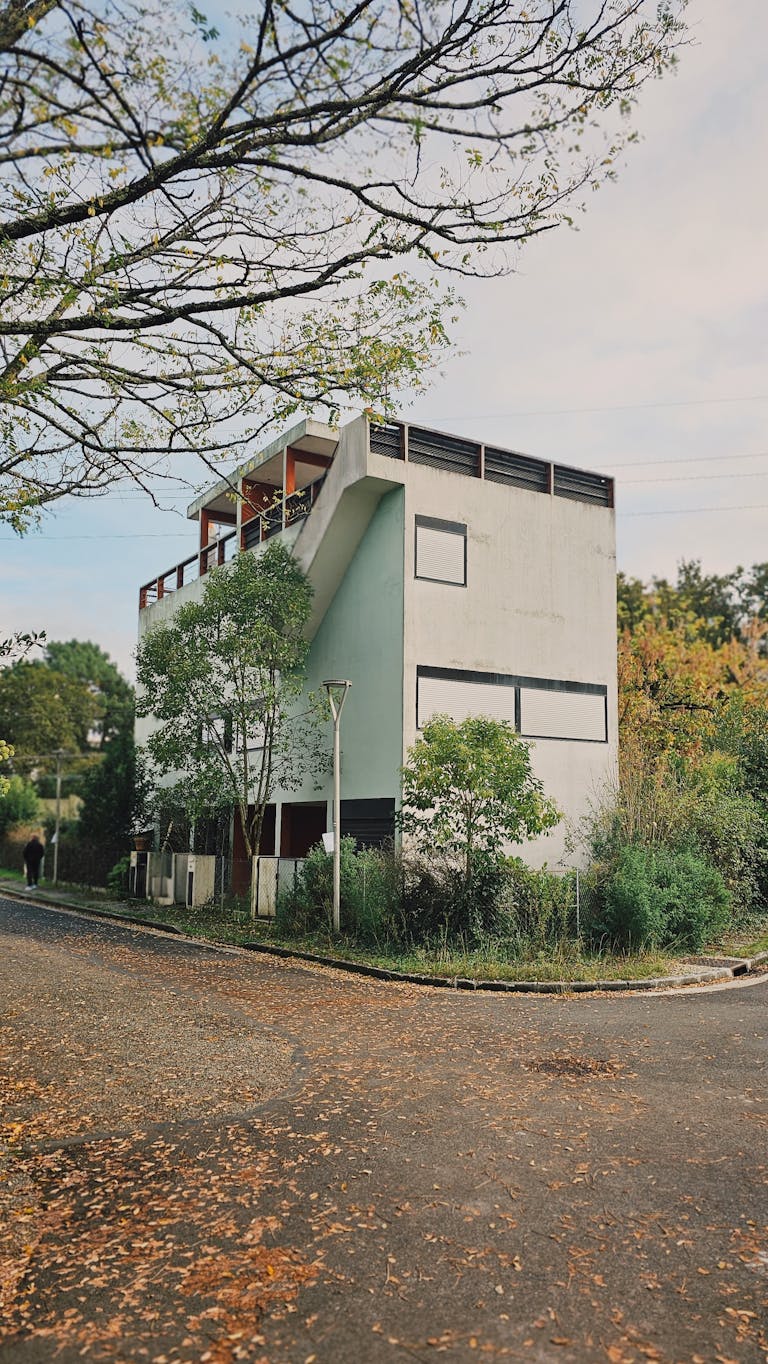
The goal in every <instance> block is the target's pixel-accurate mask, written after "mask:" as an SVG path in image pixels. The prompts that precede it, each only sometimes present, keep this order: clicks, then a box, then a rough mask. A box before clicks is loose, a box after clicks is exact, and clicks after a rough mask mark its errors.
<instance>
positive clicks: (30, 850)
mask: <svg viewBox="0 0 768 1364" xmlns="http://www.w3.org/2000/svg"><path fill="white" fill-rule="evenodd" d="M44 853H45V848H44V847H43V845H42V843H41V842H40V839H39V838H37V837H35V838H30V840H29V842H28V844H27V846H26V848H25V849H24V861H25V862H26V864H27V866H28V867H39V866H40V863H41V862H42V860H43V854H44Z"/></svg>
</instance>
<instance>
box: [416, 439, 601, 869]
mask: <svg viewBox="0 0 768 1364" xmlns="http://www.w3.org/2000/svg"><path fill="white" fill-rule="evenodd" d="M407 469H408V472H407V479H406V493H405V629H404V698H403V713H404V730H403V746H404V752H405V751H406V750H407V749H408V747H409V746H410V745H411V744H413V743H414V742H415V740H416V737H417V730H416V668H417V666H418V665H422V666H424V665H426V666H429V667H441V668H455V669H461V670H476V671H479V672H488V673H504V674H512V675H516V676H529V677H537V678H548V679H553V680H557V681H568V682H586V683H597V684H603V685H606V686H607V688H608V743H607V744H605V743H597V742H570V741H568V740H562V739H546V740H545V739H541V740H537V741H536V742H535V744H534V745H533V764H534V770H535V772H536V774H537V776H539V777H540V778H541V779H542V781H543V782H544V786H545V790H546V793H547V795H549V796H551V797H552V798H553V799H554V800H555V801H556V803H557V804H558V806H559V808H560V809H561V810H562V811H563V812H564V814H565V815H566V816H567V819H568V821H569V822H570V823H571V824H576V823H578V821H579V820H580V819H581V817H582V816H583V815H584V814H585V813H586V811H587V809H588V807H589V805H590V803H592V802H594V801H595V800H596V799H597V798H598V795H599V792H600V791H601V790H602V789H603V788H604V787H605V785H606V784H607V783H608V782H609V781H610V780H611V779H612V778H613V776H614V773H615V769H616V763H617V751H618V750H617V707H616V559H615V536H614V514H613V512H612V511H611V510H610V509H608V508H605V507H596V506H592V505H589V504H587V503H582V502H573V501H570V500H569V499H566V498H562V497H552V496H550V495H548V494H545V493H536V492H528V491H527V490H525V489H521V488H520V489H519V488H514V487H508V486H506V485H500V484H496V483H490V482H485V481H484V480H481V479H473V478H469V477H464V476H462V475H458V474H454V473H449V472H446V471H443V470H439V469H432V468H429V467H425V466H423V465H414V464H409V465H408V466H407ZM417 514H418V515H422V516H430V517H436V518H442V519H444V520H448V521H458V522H465V523H466V525H467V586H466V588H463V587H457V586H453V585H446V584H442V583H433V582H424V581H422V580H417V579H416V578H415V576H414V528H415V517H416V515H417ZM565 838H566V825H565V824H561V825H560V826H559V827H558V828H557V829H556V830H555V831H554V832H553V833H552V834H550V835H549V836H548V837H546V838H544V839H541V840H537V842H536V843H535V844H532V845H529V847H528V848H527V849H526V850H525V855H526V857H527V858H528V859H529V860H530V861H531V862H533V863H535V864H537V865H539V864H541V863H542V862H543V861H546V862H548V863H549V864H550V866H554V865H556V864H557V863H559V862H560V861H561V860H562V859H565V860H566V861H567V862H568V863H570V862H572V861H573V855H572V854H570V853H567V852H566V849H565Z"/></svg>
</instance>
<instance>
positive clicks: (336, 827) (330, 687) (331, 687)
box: [323, 678, 352, 933]
mask: <svg viewBox="0 0 768 1364" xmlns="http://www.w3.org/2000/svg"><path fill="white" fill-rule="evenodd" d="M323 686H324V687H325V690H326V691H327V693H328V702H329V705H330V707H331V715H332V716H333V931H334V933H338V932H339V931H340V929H341V749H340V744H339V722H340V720H341V712H342V709H343V706H344V702H345V701H346V699H347V692H348V691H349V689H350V687H351V686H352V683H351V682H348V681H340V680H339V679H338V678H329V679H328V681H326V682H324V683H323Z"/></svg>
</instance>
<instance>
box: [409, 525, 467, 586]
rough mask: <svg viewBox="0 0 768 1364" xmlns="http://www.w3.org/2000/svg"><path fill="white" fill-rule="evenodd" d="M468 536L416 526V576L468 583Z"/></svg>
mask: <svg viewBox="0 0 768 1364" xmlns="http://www.w3.org/2000/svg"><path fill="white" fill-rule="evenodd" d="M465 559H466V536H465V535H464V534H459V533H458V532H456V531H453V530H442V529H438V528H437V527H435V526H422V525H419V524H418V522H417V524H416V577H417V578H430V579H432V580H433V581H434V582H441V583H456V584H457V586H459V587H464V586H465V584H466V572H465Z"/></svg>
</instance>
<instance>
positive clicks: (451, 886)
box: [402, 852, 505, 947]
mask: <svg viewBox="0 0 768 1364" xmlns="http://www.w3.org/2000/svg"><path fill="white" fill-rule="evenodd" d="M504 874H505V873H504V863H503V860H502V859H500V858H498V857H496V856H494V855H493V854H492V853H478V852H476V853H475V854H474V856H473V858H472V868H471V875H470V879H469V881H468V882H467V881H466V880H465V877H464V871H463V869H460V868H458V867H457V866H456V865H455V864H454V863H453V862H451V861H450V860H437V861H427V860H426V859H411V860H406V862H405V866H404V874H403V897H402V920H403V930H404V933H405V936H406V940H407V941H409V942H411V943H414V944H417V943H430V942H433V941H436V940H440V941H441V942H444V943H461V944H462V945H464V946H467V947H472V946H476V945H478V944H480V943H482V942H484V941H486V940H487V939H488V938H489V937H492V936H495V935H496V934H497V933H498V931H499V926H500V906H501V891H502V887H503V884H504Z"/></svg>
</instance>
